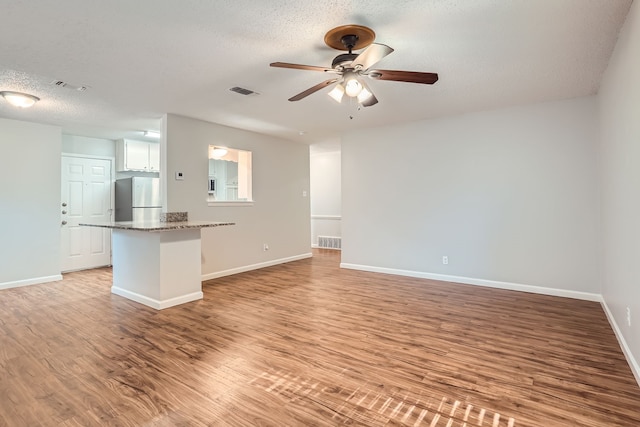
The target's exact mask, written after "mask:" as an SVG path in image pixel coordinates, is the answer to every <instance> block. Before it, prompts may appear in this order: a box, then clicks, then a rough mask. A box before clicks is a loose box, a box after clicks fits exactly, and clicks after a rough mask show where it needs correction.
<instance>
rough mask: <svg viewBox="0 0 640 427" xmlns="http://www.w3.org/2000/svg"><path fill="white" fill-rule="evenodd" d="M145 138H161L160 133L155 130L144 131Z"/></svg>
mask: <svg viewBox="0 0 640 427" xmlns="http://www.w3.org/2000/svg"><path fill="white" fill-rule="evenodd" d="M144 136H146V137H147V138H156V139H158V138H160V132H158V131H155V130H145V131H144Z"/></svg>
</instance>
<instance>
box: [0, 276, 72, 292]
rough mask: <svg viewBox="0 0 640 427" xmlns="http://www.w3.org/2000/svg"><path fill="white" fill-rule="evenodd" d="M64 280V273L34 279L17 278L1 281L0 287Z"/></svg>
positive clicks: (8, 287)
mask: <svg viewBox="0 0 640 427" xmlns="http://www.w3.org/2000/svg"><path fill="white" fill-rule="evenodd" d="M58 280H62V274H54V275H53V276H43V277H34V278H32V279H24V280H16V281H13V282H4V283H0V289H10V288H19V287H21V286H30V285H39V284H41V283H49V282H57V281H58Z"/></svg>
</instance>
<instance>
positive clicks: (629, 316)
mask: <svg viewBox="0 0 640 427" xmlns="http://www.w3.org/2000/svg"><path fill="white" fill-rule="evenodd" d="M627 326H631V308H629V307H627Z"/></svg>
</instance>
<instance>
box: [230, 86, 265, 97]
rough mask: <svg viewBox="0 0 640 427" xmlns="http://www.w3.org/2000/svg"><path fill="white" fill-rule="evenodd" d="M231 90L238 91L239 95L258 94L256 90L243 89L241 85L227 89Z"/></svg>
mask: <svg viewBox="0 0 640 427" xmlns="http://www.w3.org/2000/svg"><path fill="white" fill-rule="evenodd" d="M229 90H230V91H231V92H235V93H239V94H240V95H259V93H258V92H254V91H252V90H249V89H245V88H243V87H238V86H235V87H232V88H231V89H229Z"/></svg>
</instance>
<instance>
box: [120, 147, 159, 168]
mask: <svg viewBox="0 0 640 427" xmlns="http://www.w3.org/2000/svg"><path fill="white" fill-rule="evenodd" d="M116 167H117V169H118V172H122V171H144V172H159V171H160V144H159V143H157V142H144V141H135V140H133V139H119V140H117V141H116Z"/></svg>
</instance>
